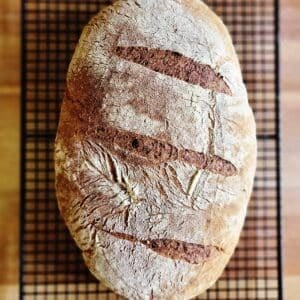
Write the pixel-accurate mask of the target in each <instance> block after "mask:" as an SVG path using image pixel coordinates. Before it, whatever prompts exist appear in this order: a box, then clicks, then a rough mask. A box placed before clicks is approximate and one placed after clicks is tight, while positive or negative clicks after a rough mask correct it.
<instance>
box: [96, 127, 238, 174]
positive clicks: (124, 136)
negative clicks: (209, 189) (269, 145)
mask: <svg viewBox="0 0 300 300" xmlns="http://www.w3.org/2000/svg"><path fill="white" fill-rule="evenodd" d="M96 135H97V137H98V138H99V139H100V142H101V143H102V144H103V145H104V146H106V148H108V149H110V151H114V152H115V154H116V155H118V156H119V157H120V158H121V159H124V160H126V161H128V162H132V163H139V164H145V165H147V164H149V165H157V164H161V163H166V162H170V161H175V160H177V161H181V162H183V163H186V164H189V165H192V166H194V167H196V168H197V169H199V170H200V169H205V170H208V171H210V172H212V173H216V174H220V175H223V176H234V175H236V174H237V168H236V167H235V166H234V165H233V164H232V163H231V162H229V161H227V160H225V159H223V158H221V157H219V156H216V155H212V154H205V153H201V152H197V151H194V150H189V149H184V148H182V149H178V148H177V147H175V146H173V145H172V144H170V143H166V142H164V141H161V140H158V139H156V138H152V137H150V136H145V135H141V134H137V133H133V132H131V131H127V130H124V129H120V128H115V127H108V126H106V125H105V124H102V125H100V126H99V127H98V128H97V132H96ZM112 146H113V149H112Z"/></svg>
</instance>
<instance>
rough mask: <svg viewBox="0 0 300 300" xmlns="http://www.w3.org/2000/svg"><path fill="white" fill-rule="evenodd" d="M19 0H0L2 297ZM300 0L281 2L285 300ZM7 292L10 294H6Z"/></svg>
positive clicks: (14, 252) (8, 242)
mask: <svg viewBox="0 0 300 300" xmlns="http://www.w3.org/2000/svg"><path fill="white" fill-rule="evenodd" d="M19 6H20V3H19V1H16V0H11V1H1V2H0V11H1V12H2V14H1V17H0V18H1V19H0V69H1V70H2V72H1V74H0V98H1V101H0V106H1V109H0V137H1V141H0V152H1V158H2V159H1V161H0V170H1V175H2V176H1V182H0V226H1V228H3V229H4V230H2V231H1V233H0V245H2V247H1V248H0V256H1V257H2V264H1V268H0V297H1V298H2V296H4V299H6V297H7V299H9V295H10V296H11V298H10V299H12V296H13V295H16V294H15V293H17V291H18V286H17V283H18V272H17V270H18V199H19V194H18V191H19V182H18V178H19V175H18V174H19V93H20V89H19V63H20V50H19V45H20V36H19V34H20V30H19V29H20V25H19V24H20V23H19V20H20V14H19V13H20V8H19ZM299 18H300V3H299V1H297V0H284V1H282V87H283V97H282V115H283V178H284V182H283V184H284V185H283V198H284V212H283V213H284V220H283V222H284V252H285V253H284V254H285V255H284V268H285V283H286V286H285V289H286V296H287V297H286V299H288V300H290V299H298V297H299V294H300V291H299V284H297V283H299V281H300V261H299V259H298V256H299V251H300V239H299V228H300V221H299V220H300V218H299V217H300V205H299V201H298V195H299V192H300V185H299V182H298V179H297V178H298V174H299V173H298V171H300V169H299V168H300V167H299V163H298V154H299V148H300V137H299V130H298V129H297V128H298V126H297V125H298V124H297V123H298V122H297V121H299V113H300V101H299V99H298V97H300V83H299V75H298V73H299V69H300V58H299V55H298V53H299V51H300V25H299V22H297V20H299ZM5 295H6V297H5Z"/></svg>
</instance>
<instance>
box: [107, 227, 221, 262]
mask: <svg viewBox="0 0 300 300" xmlns="http://www.w3.org/2000/svg"><path fill="white" fill-rule="evenodd" d="M102 231H104V232H105V233H107V234H109V235H112V236H114V237H115V238H118V239H122V240H126V241H129V242H132V243H141V244H143V245H145V246H146V247H147V248H149V249H151V250H152V251H154V252H156V253H157V254H159V255H161V256H165V257H168V258H171V259H178V260H184V261H186V262H188V263H190V264H199V263H203V262H204V261H207V260H209V259H212V258H214V257H215V256H216V255H217V253H218V252H224V250H223V249H222V248H220V247H216V246H212V245H208V246H204V245H200V244H195V243H188V242H184V241H179V240H173V239H147V240H139V239H138V238H136V237H135V236H133V235H129V234H126V233H121V232H114V231H107V230H103V229H102Z"/></svg>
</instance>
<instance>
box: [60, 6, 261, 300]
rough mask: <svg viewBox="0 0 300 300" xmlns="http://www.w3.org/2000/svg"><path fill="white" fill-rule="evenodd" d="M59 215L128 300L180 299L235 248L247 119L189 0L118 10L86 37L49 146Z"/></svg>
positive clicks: (247, 156) (227, 50) (232, 56)
mask: <svg viewBox="0 0 300 300" xmlns="http://www.w3.org/2000/svg"><path fill="white" fill-rule="evenodd" d="M55 163H56V164H55V167H56V189H57V198H58V203H59V208H60V210H61V213H62V215H63V217H64V220H65V222H66V224H67V226H68V228H69V230H70V232H71V234H72V236H73V238H74V240H75V241H76V243H77V245H78V247H79V248H80V249H81V250H82V253H83V257H84V260H85V262H86V264H87V266H88V268H89V269H90V271H91V272H92V273H93V274H94V275H95V277H97V278H98V279H99V280H101V281H102V282H103V283H104V284H105V285H107V286H108V287H110V288H111V289H112V290H114V291H115V292H116V293H118V294H120V295H123V296H124V297H126V298H129V299H164V300H165V299H178V300H182V299H190V298H192V297H194V296H196V295H198V294H200V293H202V292H203V291H205V290H206V289H207V288H209V287H210V286H211V285H212V284H213V283H214V282H215V281H216V280H217V278H218V277H219V276H220V275H221V273H222V271H223V269H224V267H225V266H226V264H227V262H228V260H229V258H230V256H231V255H232V254H233V251H234V249H235V247H236V245H237V242H238V239H239V235H240V232H241V229H242V226H243V222H244V218H245V215H246V209H247V204H248V200H249V198H250V193H251V188H252V184H253V177H254V172H255V165H256V137H255V122H254V118H253V114H252V111H251V109H250V107H249V104H248V100H247V92H246V89H245V86H244V84H243V80H242V76H241V71H240V66H239V63H238V59H237V56H236V53H235V50H234V48H233V45H232V41H231V38H230V36H229V33H228V31H227V30H226V28H225V26H224V25H223V23H222V21H221V20H220V19H219V18H218V17H217V16H216V15H215V14H214V13H213V12H212V11H211V10H210V9H209V8H208V7H207V6H206V5H205V4H203V3H202V2H201V1H200V0H163V1H158V0H124V1H117V2H115V3H114V4H113V6H109V7H107V8H105V9H104V10H102V11H101V12H100V13H99V14H98V15H97V16H95V17H94V18H93V19H92V20H91V21H90V22H89V24H88V25H87V26H86V27H85V28H84V30H83V33H82V36H81V38H80V41H79V44H78V46H77V48H76V51H75V54H74V56H73V59H72V62H71V64H70V67H69V71H68V75H67V88H66V92H65V96H64V100H63V104H62V108H61V115H60V122H59V127H58V131H57V137H56V143H55Z"/></svg>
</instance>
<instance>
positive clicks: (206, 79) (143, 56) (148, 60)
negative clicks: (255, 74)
mask: <svg viewBox="0 0 300 300" xmlns="http://www.w3.org/2000/svg"><path fill="white" fill-rule="evenodd" d="M115 54H116V55H117V56H119V57H120V58H122V59H125V60H128V61H131V62H134V63H137V64H140V65H142V66H144V67H146V68H148V69H151V70H153V71H155V72H159V73H162V74H164V75H168V76H171V77H174V78H177V79H179V80H183V81H185V82H187V83H191V84H194V85H199V86H201V87H202V88H205V89H210V90H212V91H215V92H218V93H224V94H227V95H231V96H232V92H231V90H230V88H229V86H228V85H227V83H226V82H225V81H224V79H223V78H222V77H221V75H220V74H217V73H216V72H215V71H214V70H213V69H212V68H211V67H210V66H209V65H206V64H201V63H198V62H196V61H194V60H193V59H191V58H189V57H186V56H184V55H182V54H180V53H178V52H173V51H170V50H162V49H151V48H146V47H120V46H119V47H117V48H116V49H115Z"/></svg>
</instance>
